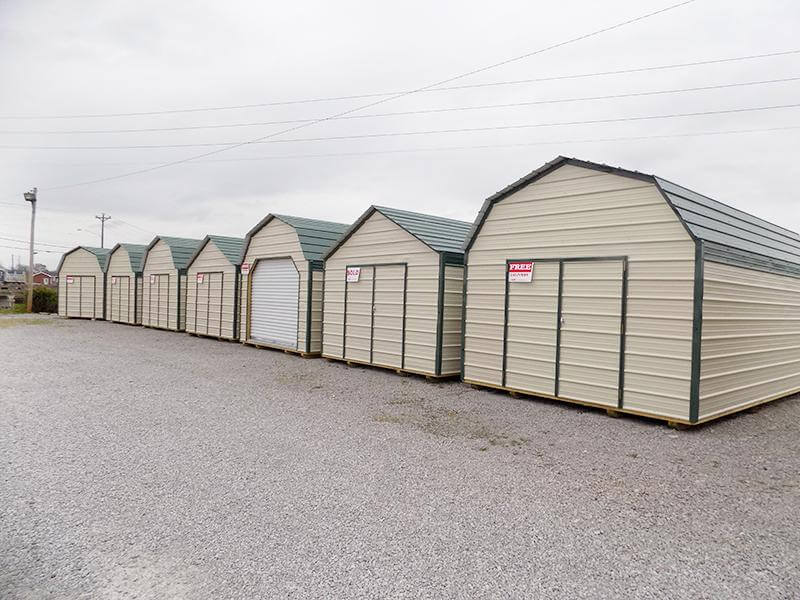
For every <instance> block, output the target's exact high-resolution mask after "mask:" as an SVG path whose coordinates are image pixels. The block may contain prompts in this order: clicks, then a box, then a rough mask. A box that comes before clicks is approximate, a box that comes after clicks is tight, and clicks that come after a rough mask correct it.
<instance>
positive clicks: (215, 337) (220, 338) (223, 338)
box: [184, 331, 239, 342]
mask: <svg viewBox="0 0 800 600" xmlns="http://www.w3.org/2000/svg"><path fill="white" fill-rule="evenodd" d="M184 333H188V334H189V335H191V336H194V337H200V338H207V339H209V340H217V341H219V342H238V341H239V340H236V339H233V338H231V337H227V336H224V335H211V334H210V333H195V332H194V331H185V332H184Z"/></svg>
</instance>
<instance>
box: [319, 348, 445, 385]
mask: <svg viewBox="0 0 800 600" xmlns="http://www.w3.org/2000/svg"><path fill="white" fill-rule="evenodd" d="M323 358H325V359H327V360H329V361H331V362H334V361H335V362H343V363H345V364H346V365H347V366H348V367H353V366H358V367H374V368H376V369H383V370H386V371H394V372H395V373H397V374H398V375H419V376H421V377H424V378H425V379H427V380H428V381H444V380H447V379H455V378H456V377H458V373H449V374H446V375H433V374H431V373H425V372H424V371H415V370H413V369H401V368H399V367H392V366H389V365H381V364H376V363H369V362H366V361H361V360H353V359H352V358H339V357H338V356H328V355H326V354H325V355H323Z"/></svg>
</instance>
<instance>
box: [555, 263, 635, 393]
mask: <svg viewBox="0 0 800 600" xmlns="http://www.w3.org/2000/svg"><path fill="white" fill-rule="evenodd" d="M563 269H564V273H563V283H562V285H563V291H562V299H561V302H562V308H561V317H562V318H561V350H560V360H559V382H558V386H559V389H558V393H557V395H559V396H563V397H565V398H570V399H574V400H585V401H588V402H594V403H597V404H608V405H610V406H617V405H618V402H619V366H620V340H621V336H622V289H623V284H622V282H623V270H624V266H623V261H621V260H607V261H606V260H597V261H584V262H570V261H565V262H564V265H563Z"/></svg>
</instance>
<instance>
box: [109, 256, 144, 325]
mask: <svg viewBox="0 0 800 600" xmlns="http://www.w3.org/2000/svg"><path fill="white" fill-rule="evenodd" d="M115 277H116V278H117V285H114V278H115ZM125 278H128V279H127V280H125ZM126 281H127V283H126ZM136 286H137V279H136V275H135V274H134V272H133V270H132V269H131V261H130V256H128V251H127V250H126V249H125V248H124V247H123V246H120V247H119V248H117V249H116V250H114V252H112V253H111V256H110V257H109V259H108V271H107V272H106V318H107V319H108V320H109V321H114V322H117V323H129V324H135V323H138V322H139V320H138V318H137V317H138V315H137V313H138V312H139V308H140V307H139V306H138V305H137V294H138V295H141V290H137V287H136Z"/></svg>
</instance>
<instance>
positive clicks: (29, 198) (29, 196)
mask: <svg viewBox="0 0 800 600" xmlns="http://www.w3.org/2000/svg"><path fill="white" fill-rule="evenodd" d="M24 196H25V202H30V203H31V246H30V248H29V249H28V312H31V311H32V310H33V232H34V231H35V230H34V227H35V225H36V188H33V189H32V190H31V191H30V192H25V194H24Z"/></svg>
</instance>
